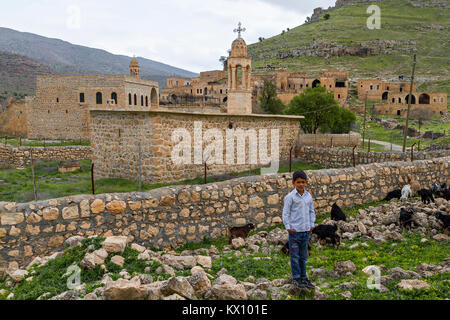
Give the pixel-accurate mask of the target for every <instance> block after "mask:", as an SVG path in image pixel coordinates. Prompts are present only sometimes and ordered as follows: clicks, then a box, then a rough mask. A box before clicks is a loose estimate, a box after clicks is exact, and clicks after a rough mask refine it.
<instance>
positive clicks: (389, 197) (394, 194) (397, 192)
mask: <svg viewBox="0 0 450 320" xmlns="http://www.w3.org/2000/svg"><path fill="white" fill-rule="evenodd" d="M401 196H402V190H400V189H396V190H393V191H390V192H388V194H387V195H386V197H385V198H384V200H385V201H391V200H392V199H394V198H395V199H400V198H401Z"/></svg>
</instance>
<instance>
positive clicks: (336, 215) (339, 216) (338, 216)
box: [331, 203, 347, 221]
mask: <svg viewBox="0 0 450 320" xmlns="http://www.w3.org/2000/svg"><path fill="white" fill-rule="evenodd" d="M331 219H333V220H334V221H339V220H343V221H347V216H346V215H345V213H344V212H343V211H342V209H341V208H339V206H338V205H337V204H336V203H334V204H333V206H332V207H331Z"/></svg>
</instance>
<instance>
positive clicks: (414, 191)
mask: <svg viewBox="0 0 450 320" xmlns="http://www.w3.org/2000/svg"><path fill="white" fill-rule="evenodd" d="M408 184H409V185H410V186H411V191H412V194H413V195H417V191H419V190H420V189H421V187H420V183H419V181H417V180H413V179H412V178H411V177H408Z"/></svg>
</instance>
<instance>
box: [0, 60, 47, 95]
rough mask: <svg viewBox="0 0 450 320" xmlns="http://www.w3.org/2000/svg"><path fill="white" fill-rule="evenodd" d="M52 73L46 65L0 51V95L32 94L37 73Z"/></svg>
mask: <svg viewBox="0 0 450 320" xmlns="http://www.w3.org/2000/svg"><path fill="white" fill-rule="evenodd" d="M48 74H52V71H51V70H50V68H49V67H46V66H44V65H42V64H40V63H38V62H36V61H34V60H32V59H30V58H27V57H25V56H22V55H18V54H12V53H6V52H0V95H1V96H4V97H6V96H13V95H14V93H24V94H28V95H32V94H33V91H34V87H35V85H36V84H35V81H36V76H37V75H48Z"/></svg>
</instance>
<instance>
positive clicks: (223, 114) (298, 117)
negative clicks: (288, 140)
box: [89, 108, 305, 120]
mask: <svg viewBox="0 0 450 320" xmlns="http://www.w3.org/2000/svg"><path fill="white" fill-rule="evenodd" d="M89 111H90V112H96V111H100V112H101V111H105V112H117V113H120V112H136V113H163V114H179V115H196V116H221V117H227V116H236V117H254V118H279V119H291V120H294V119H304V118H305V117H304V116H287V115H282V114H256V113H252V114H239V113H203V112H184V111H169V110H159V109H158V110H142V109H141V110H139V109H128V110H112V109H99V108H91V109H89Z"/></svg>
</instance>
